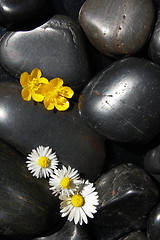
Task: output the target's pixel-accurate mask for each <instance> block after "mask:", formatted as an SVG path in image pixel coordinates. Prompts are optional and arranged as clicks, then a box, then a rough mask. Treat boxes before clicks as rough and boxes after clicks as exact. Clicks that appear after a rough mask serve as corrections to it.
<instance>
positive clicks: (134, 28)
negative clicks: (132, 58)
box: [79, 0, 155, 56]
mask: <svg viewBox="0 0 160 240" xmlns="http://www.w3.org/2000/svg"><path fill="white" fill-rule="evenodd" d="M154 19H155V10H154V6H153V3H152V1H151V0H147V1H146V0H141V1H139V0H116V1H113V0H107V1H106V0H87V1H85V3H84V4H83V6H82V7H81V10H80V13H79V21H80V25H81V27H82V28H83V30H84V32H85V34H86V36H87V37H88V39H89V40H90V42H91V43H92V44H93V45H94V47H95V48H97V49H98V50H99V51H101V52H102V53H104V54H106V55H108V56H120V55H131V54H134V53H136V52H138V51H139V50H140V49H141V48H142V47H143V46H144V45H145V44H146V43H147V41H148V40H149V36H150V35H151V31H152V28H153V26H154Z"/></svg>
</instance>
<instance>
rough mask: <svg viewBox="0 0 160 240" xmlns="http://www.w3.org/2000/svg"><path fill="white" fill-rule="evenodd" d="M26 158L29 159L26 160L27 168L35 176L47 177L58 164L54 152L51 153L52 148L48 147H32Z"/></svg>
mask: <svg viewBox="0 0 160 240" xmlns="http://www.w3.org/2000/svg"><path fill="white" fill-rule="evenodd" d="M27 159H29V160H28V161H26V163H27V168H28V170H29V171H31V173H33V176H35V177H37V178H42V177H45V178H46V177H49V175H51V174H52V173H53V169H56V168H57V165H58V160H57V159H58V158H57V156H56V153H55V152H54V153H53V152H52V148H49V147H43V146H39V147H37V148H36V149H32V152H31V153H30V154H28V156H27Z"/></svg>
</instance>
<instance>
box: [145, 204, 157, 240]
mask: <svg viewBox="0 0 160 240" xmlns="http://www.w3.org/2000/svg"><path fill="white" fill-rule="evenodd" d="M147 229H148V230H147V232H148V239H149V240H160V203H159V204H158V205H157V206H156V207H155V208H154V210H153V211H152V213H151V214H150V216H149V219H148V228H147Z"/></svg>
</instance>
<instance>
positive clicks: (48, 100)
mask: <svg viewBox="0 0 160 240" xmlns="http://www.w3.org/2000/svg"><path fill="white" fill-rule="evenodd" d="M41 93H42V94H43V95H44V96H45V97H44V106H45V108H46V109H47V110H52V109H54V107H55V108H56V109H57V110H59V111H65V110H67V109H68V108H69V101H68V100H67V99H66V98H71V97H72V96H73V94H74V92H73V90H72V89H71V88H70V87H66V86H63V80H62V79H60V78H54V79H52V80H51V81H50V83H49V84H45V85H43V86H42V88H41Z"/></svg>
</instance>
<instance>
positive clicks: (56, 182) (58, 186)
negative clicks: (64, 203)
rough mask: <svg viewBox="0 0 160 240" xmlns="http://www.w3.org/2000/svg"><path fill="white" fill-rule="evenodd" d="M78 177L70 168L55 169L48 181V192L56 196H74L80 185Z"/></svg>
mask: <svg viewBox="0 0 160 240" xmlns="http://www.w3.org/2000/svg"><path fill="white" fill-rule="evenodd" d="M81 182H82V181H81V180H80V176H79V173H78V171H77V170H75V169H74V168H73V169H72V168H71V167H70V166H69V167H68V169H67V168H66V167H65V166H62V169H56V170H55V171H54V174H53V175H52V176H51V178H50V180H49V185H50V186H52V187H51V188H50V190H52V191H53V194H54V195H55V196H57V195H58V194H66V195H67V196H69V195H70V194H74V191H76V190H77V188H78V185H79V184H81Z"/></svg>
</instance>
